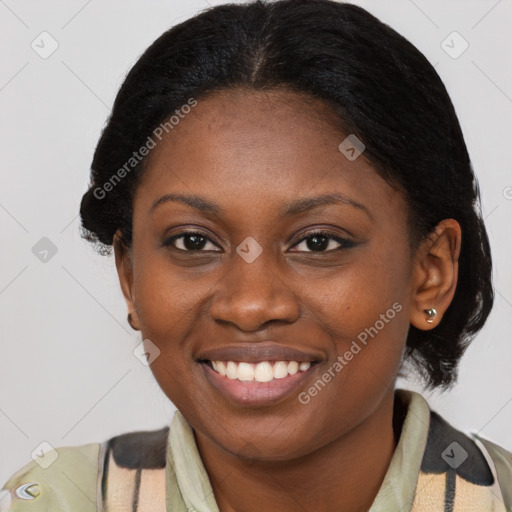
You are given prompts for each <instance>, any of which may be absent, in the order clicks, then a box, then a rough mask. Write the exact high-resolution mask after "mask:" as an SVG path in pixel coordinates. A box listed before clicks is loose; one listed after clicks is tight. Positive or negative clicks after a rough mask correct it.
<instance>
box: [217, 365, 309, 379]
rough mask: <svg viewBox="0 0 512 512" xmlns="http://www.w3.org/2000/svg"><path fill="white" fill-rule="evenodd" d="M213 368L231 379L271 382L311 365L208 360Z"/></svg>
mask: <svg viewBox="0 0 512 512" xmlns="http://www.w3.org/2000/svg"><path fill="white" fill-rule="evenodd" d="M208 362H209V363H210V365H211V366H212V368H213V369H214V370H215V371H216V372H217V373H219V374H220V375H222V376H223V377H226V378H228V379H230V380H236V379H238V380H239V381H249V382H250V381H256V382H270V381H272V380H275V379H284V378H286V377H288V376H289V375H295V374H296V373H297V372H304V371H306V370H308V369H309V368H310V366H311V363H310V362H309V361H303V362H298V361H261V362H259V363H256V364H254V363H246V362H243V361H240V362H238V361H208Z"/></svg>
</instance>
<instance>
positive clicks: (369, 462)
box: [195, 392, 402, 512]
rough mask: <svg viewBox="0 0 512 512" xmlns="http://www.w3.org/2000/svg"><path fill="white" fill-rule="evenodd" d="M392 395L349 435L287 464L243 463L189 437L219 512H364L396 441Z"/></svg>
mask: <svg viewBox="0 0 512 512" xmlns="http://www.w3.org/2000/svg"><path fill="white" fill-rule="evenodd" d="M401 424H402V418H401V414H400V413H399V409H398V408H396V407H394V393H393V392H391V393H390V394H389V395H387V396H386V398H385V399H384V400H383V402H382V403H381V405H380V406H379V408H378V409H377V410H376V411H374V413H373V414H372V415H371V416H369V417H368V418H366V419H365V420H364V421H363V422H362V423H361V424H359V425H358V426H357V427H355V428H354V429H352V430H351V431H350V432H348V433H345V434H343V435H342V436H340V437H339V438H337V439H336V440H334V441H333V442H332V443H330V444H329V445H327V446H323V447H322V448H321V449H318V450H316V451H315V452H313V453H310V454H308V455H305V456H303V457H300V458H298V459H294V460H292V461H280V462H275V461H271V462H269V461H256V462H254V461H251V462H247V461H244V460H241V459H239V458H236V457H234V456H232V455H231V454H228V453H227V452H225V451H224V450H221V449H220V448H219V447H218V446H216V445H214V444H213V443H212V442H211V441H210V440H209V439H207V438H205V437H203V436H202V435H199V434H198V433H197V432H195V437H196V441H197V445H198V448H199V452H200V454H201V458H202V460H203V463H204V465H205V468H206V470H207V472H208V475H209V477H210V482H211V485H212V489H213V492H214V494H215V499H216V501H217V504H218V507H219V510H220V511H221V512H239V511H241V510H243V511H244V512H260V511H261V510H265V511H268V512H292V511H293V512H296V511H297V510H304V511H315V512H330V511H332V510H344V511H346V512H363V511H367V510H368V509H369V508H370V507H371V505H372V503H373V501H374V499H375V496H376V495H377V493H378V491H379V488H380V486H381V484H382V481H383V480H384V477H385V475H386V472H387V469H388V467H389V464H390V461H391V458H392V456H393V453H394V451H395V448H396V443H397V442H398V438H399V436H400V429H401Z"/></svg>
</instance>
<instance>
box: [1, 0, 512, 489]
mask: <svg viewBox="0 0 512 512" xmlns="http://www.w3.org/2000/svg"><path fill="white" fill-rule="evenodd" d="M214 3H217V2H212V1H210V2H206V1H204V0H193V1H188V0H187V1H186V2H185V1H182V2H177V1H165V2H164V1H158V2H157V1H144V2H143V1H141V0H139V1H126V0H123V1H108V2H107V1H101V2H100V1H99V0H89V1H83V0H80V1H77V0H72V1H70V0H66V1H52V2H50V1H40V2H35V1H30V2H29V1H21V0H18V1H16V0H0V25H1V26H0V38H1V41H0V56H1V62H2V65H1V69H0V108H1V116H0V125H1V130H2V131H1V133H2V137H1V138H0V154H1V162H2V166H1V184H2V186H1V189H0V225H1V230H2V232H1V251H0V255H1V256H0V257H1V264H0V321H1V354H2V357H1V358H0V484H1V483H3V482H4V481H5V480H6V479H7V478H8V477H9V476H10V475H11V474H12V473H13V472H14V471H15V470H17V469H18V468H19V467H21V465H23V464H25V463H27V462H28V461H30V457H31V453H32V452H33V451H34V449H35V448H36V447H37V446H39V444H40V443H41V442H43V441H46V442H49V443H50V444H51V445H53V446H68V445H77V444H84V443H90V442H98V441H102V440H104V439H106V438H108V437H110V436H113V435H115V434H119V433H122V432H127V431H130V430H136V429H152V428H159V427H161V426H163V425H164V424H168V423H169V422H170V419H171V417H172V414H173V411H174V408H173V406H172V404H170V403H169V402H168V400H167V398H166V397H165V396H164V395H163V393H162V392H161V391H160V390H159V388H158V386H157V384H156V382H155V381H154V379H153V377H152V375H151V373H150V371H149V368H148V367H146V366H144V365H142V364H141V363H140V362H139V360H138V359H137V358H136V357H134V355H133V353H132V351H133V349H134V348H135V346H136V345H137V344H138V343H139V342H140V334H139V333H135V332H134V331H132V330H131V329H130V328H129V326H128V324H127V322H126V309H125V304H124V301H123V298H122V295H121V292H120V290H119V285H118V281H117V275H116V272H115V267H114V263H113V259H112V258H111V257H100V256H98V255H96V254H95V253H94V252H93V250H92V248H91V247H89V245H88V244H86V243H85V242H84V241H82V240H81V239H80V237H79V234H78V226H79V220H78V215H77V214H78V208H79V202H80V198H81V195H82V194H83V192H84V191H85V190H86V187H87V184H88V179H89V178H88V170H89V165H90V162H91V158H92V153H93V150H94V146H95V144H96V142H97V140H98V137H99V135H100V131H101V129H102V127H103V125H104V123H105V120H106V118H107V115H108V114H109V109H110V106H111V105H112V102H113V99H114V97H115V94H116V92H117V90H118V88H119V86H120V83H121V81H122V79H123V77H124V75H125V73H126V72H127V71H128V70H129V68H130V67H131V66H132V65H133V64H134V63H135V61H136V59H137V57H138V55H140V53H141V52H142V51H143V50H144V49H145V48H146V47H147V46H148V45H149V44H150V43H151V42H153V40H154V39H155V38H156V37H157V36H159V35H160V34H161V33H162V32H163V31H164V30H166V29H167V28H169V27H170V26H172V25H173V24H175V23H177V22H180V21H182V20H184V19H186V18H188V17H190V16H192V15H193V14H195V13H196V12H198V11H199V10H201V9H203V8H206V7H208V5H209V4H210V5H213V4H214ZM218 3H223V2H218ZM354 3H357V4H359V5H361V6H363V7H366V8H367V9H368V10H370V12H372V13H374V14H375V15H376V16H377V17H379V18H380V19H382V20H383V21H385V22H387V23H389V24H390V25H391V26H392V27H393V28H395V29H396V30H398V31H399V32H400V33H402V34H403V35H404V36H405V37H407V38H408V39H409V40H410V41H411V42H413V43H414V44H415V45H416V46H417V47H418V48H419V49H420V50H421V51H422V52H423V53H425V55H426V56H427V58H428V59H429V60H430V62H432V64H434V65H435V67H436V69H437V71H438V73H439V74H440V75H441V77H442V79H443V80H444V82H445V83H446V85H447V88H448V90H449V92H450V94H451V96H452V99H453V101H454V103H455V106H456V109H457V113H458V115H459V118H460V121H461V124H462V129H463V131H464V134H465V137H466V141H467V144H468V147H469V151H470V154H471V157H472V160H473V164H474V167H475V170H476V173H477V175H478V177H479V180H480V185H481V188H482V199H483V201H482V202H483V211H484V216H485V218H486V225H487V228H488V232H489V236H490V241H491V245H492V250H493V255H494V277H495V285H496V303H495V307H494V310H493V312H492V314H491V316H490V318H489V320H488V323H487V325H486V327H485V328H484V330H483V331H482V332H481V333H480V334H479V336H478V337H477V339H476V340H475V342H474V343H473V345H472V346H471V347H470V349H469V351H468V352H467V355H466V356H465V357H464V359H463V363H462V366H461V371H460V379H459V384H458V385H457V386H456V387H455V388H454V389H453V390H452V391H451V392H449V393H445V394H441V395H440V394H438V393H435V394H426V397H427V398H428V399H429V402H430V404H431V406H432V408H434V409H436V410H438V411H439V412H440V413H442V414H443V415H444V416H445V417H446V418H447V419H448V420H449V421H450V422H452V423H453V424H454V425H456V426H457V427H459V428H461V429H463V430H466V431H468V430H472V431H476V432H480V433H481V434H482V435H484V436H487V437H488V438H490V439H492V440H494V441H495V442H498V443H499V444H501V445H503V446H505V447H506V448H508V449H509V450H512V428H511V425H512V371H511V367H512V365H511V362H512V343H511V340H510V331H511V327H512V322H511V317H512V278H511V267H510V261H512V242H511V240H512V237H511V236H510V234H511V231H510V221H511V218H512V188H511V187H512V174H511V170H510V169H511V163H512V162H511V160H512V157H511V152H510V144H511V135H512V129H511V120H512V70H511V64H510V63H511V62H512V59H511V54H512V44H511V43H512V32H511V31H510V26H511V23H512V3H511V2H510V1H507V0H501V1H485V0H479V1H468V0H464V1H454V0H450V1H447V0H442V1H432V0H429V1H426V0H422V1H420V0H415V1H412V0H397V1H383V0H375V1H361V0H358V1H356V2H354ZM43 31H47V32H48V33H49V34H51V37H52V38H53V39H55V40H56V41H57V43H58V45H59V46H58V49H57V50H56V51H55V52H54V53H53V54H52V55H50V56H49V57H48V58H46V59H43V58H41V57H40V55H39V54H38V53H36V51H34V50H33V49H32V47H31V43H32V42H33V41H35V43H34V45H36V46H37V45H39V48H40V50H39V51H42V50H43V48H42V47H43V46H44V48H45V51H48V49H50V48H51V41H50V39H48V36H39V35H40V34H41V32H43ZM453 31H457V32H458V33H459V34H460V35H461V36H462V37H463V38H464V39H465V40H466V41H467V42H468V43H469V47H468V49H467V50H466V51H465V52H464V53H462V54H461V55H460V56H458V58H452V57H451V56H450V55H448V54H447V53H446V51H445V50H444V49H443V47H442V46H441V45H442V42H443V41H444V40H446V38H447V36H449V35H450V34H451V33H452V32H453ZM42 37H46V38H47V39H45V40H44V41H43V42H42V39H41V38H42ZM447 41H448V42H447V43H445V45H446V44H448V45H450V46H452V47H453V48H452V50H451V51H452V53H453V52H458V51H460V49H461V48H462V46H461V43H462V42H461V40H457V39H453V37H452V38H451V39H450V38H449V39H448V40H447ZM452 41H453V42H452ZM432 150H433V151H435V148H432ZM43 237H47V238H48V239H49V240H51V242H52V243H53V244H54V245H55V247H56V249H57V252H56V254H54V255H53V256H52V253H51V251H50V252H49V253H48V254H47V256H46V260H47V261H46V262H44V261H40V259H39V258H38V257H36V255H34V253H33V251H32V249H33V247H34V246H35V245H36V244H37V243H38V242H39V241H40V240H41V238H43ZM39 243H41V244H43V245H44V244H47V243H48V242H47V241H43V242H39ZM36 247H39V246H36ZM40 250H41V249H40ZM36 252H37V251H36ZM39 257H42V255H41V254H40V255H39ZM399 384H400V385H401V386H407V387H409V388H412V389H421V386H419V385H418V383H415V382H405V383H404V382H400V383H399Z"/></svg>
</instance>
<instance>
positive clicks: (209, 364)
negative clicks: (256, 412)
mask: <svg viewBox="0 0 512 512" xmlns="http://www.w3.org/2000/svg"><path fill="white" fill-rule="evenodd" d="M199 362H200V363H201V365H200V366H201V367H202V368H203V372H204V375H205V377H206V380H207V381H208V382H209V383H210V385H211V386H212V388H213V389H215V390H216V391H217V392H220V393H221V395H223V396H224V398H227V399H228V400H229V401H231V402H235V403H237V404H238V405H242V406H252V407H258V406H260V407H261V406H269V405H273V404H275V403H277V402H279V401H282V400H284V399H286V398H287V397H289V396H290V395H292V394H294V393H295V394H297V393H298V392H299V391H300V389H301V388H302V387H303V386H304V382H305V380H306V379H308V378H309V376H310V374H311V372H312V371H313V370H316V367H317V364H318V362H317V361H313V362H310V361H301V362H299V361H259V362H255V363H248V362H245V361H210V360H202V361H199ZM315 373H316V372H315Z"/></svg>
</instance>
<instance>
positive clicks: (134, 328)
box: [128, 313, 138, 331]
mask: <svg viewBox="0 0 512 512" xmlns="http://www.w3.org/2000/svg"><path fill="white" fill-rule="evenodd" d="M128 323H129V324H130V327H131V328H132V329H133V330H134V331H137V330H138V329H137V328H136V327H135V326H134V325H133V320H132V315H131V313H128Z"/></svg>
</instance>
